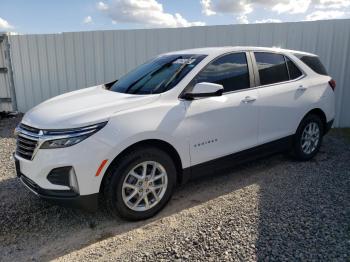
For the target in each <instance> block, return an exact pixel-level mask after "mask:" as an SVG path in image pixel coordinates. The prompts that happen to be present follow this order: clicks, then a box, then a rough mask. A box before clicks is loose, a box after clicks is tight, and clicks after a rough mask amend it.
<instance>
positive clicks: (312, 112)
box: [299, 108, 327, 130]
mask: <svg viewBox="0 0 350 262" xmlns="http://www.w3.org/2000/svg"><path fill="white" fill-rule="evenodd" d="M309 115H317V116H319V117H320V119H321V121H322V124H323V130H326V129H327V117H326V114H325V112H324V111H323V110H322V109H321V108H314V109H312V110H310V111H309V112H307V113H306V114H305V115H304V117H303V118H302V119H301V120H300V122H299V125H300V123H301V122H302V121H303V120H304V119H305V117H307V116H309Z"/></svg>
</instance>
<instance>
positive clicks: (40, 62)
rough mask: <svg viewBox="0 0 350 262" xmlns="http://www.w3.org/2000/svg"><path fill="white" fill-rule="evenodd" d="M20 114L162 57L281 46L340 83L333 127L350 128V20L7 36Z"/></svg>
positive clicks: (114, 77) (112, 78) (109, 79)
mask: <svg viewBox="0 0 350 262" xmlns="http://www.w3.org/2000/svg"><path fill="white" fill-rule="evenodd" d="M9 39H10V44H11V54H12V55H11V57H12V65H13V72H14V85H15V90H16V97H17V106H18V110H19V111H22V112H25V111H27V110H28V109H30V108H31V107H33V106H35V105H37V104H38V103H40V102H41V101H44V100H45V99H47V98H50V97H52V96H55V95H58V94H61V93H65V92H68V91H71V90H76V89H79V88H84V87H88V86H92V85H96V84H100V83H105V82H108V81H111V80H114V79H117V78H118V77H120V76H121V75H122V74H124V73H125V72H127V71H128V70H130V69H132V68H133V67H135V66H136V65H138V64H140V63H142V62H144V61H145V60H147V59H149V58H151V57H153V56H155V55H157V54H159V53H163V52H167V51H172V50H179V49H186V48H194V47H205V46H227V45H254V46H278V47H282V48H290V49H296V50H303V51H308V52H312V53H316V54H318V55H319V56H320V58H321V60H322V61H323V63H324V64H325V66H326V68H327V69H328V71H329V73H330V75H331V76H332V77H333V78H334V79H336V81H337V89H336V97H337V117H336V121H335V125H336V126H350V114H349V113H348V111H349V110H350V89H349V83H350V66H349V63H350V51H349V49H350V44H349V43H350V20H349V19H347V20H329V21H317V22H297V23H281V24H250V25H224V26H205V27H192V28H176V29H142V30H119V31H96V32H75V33H62V34H47V35H13V36H9Z"/></svg>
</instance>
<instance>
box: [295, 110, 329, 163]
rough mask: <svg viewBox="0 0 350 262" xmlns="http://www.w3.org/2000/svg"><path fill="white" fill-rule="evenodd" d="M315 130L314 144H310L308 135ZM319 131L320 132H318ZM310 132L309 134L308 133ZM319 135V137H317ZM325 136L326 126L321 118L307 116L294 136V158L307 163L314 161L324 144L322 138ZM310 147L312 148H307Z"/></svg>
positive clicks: (312, 115)
mask: <svg viewBox="0 0 350 262" xmlns="http://www.w3.org/2000/svg"><path fill="white" fill-rule="evenodd" d="M311 130H313V132H311V133H314V135H312V136H311V137H312V138H313V139H312V140H313V142H308V143H306V141H308V140H309V139H307V135H308V134H310V131H311ZM317 130H318V132H317ZM308 131H309V132H308ZM317 133H318V136H317ZM323 134H324V126H323V123H322V120H321V118H320V117H319V116H317V115H314V114H311V115H307V116H306V117H305V118H304V119H303V120H302V121H301V123H300V125H299V127H298V129H297V132H296V133H295V136H294V143H293V150H292V155H293V156H294V158H296V159H298V160H301V161H307V160H310V159H312V158H313V157H314V156H315V155H316V154H317V153H318V151H319V149H320V147H321V144H322V137H323ZM309 137H310V135H309ZM307 145H310V146H307Z"/></svg>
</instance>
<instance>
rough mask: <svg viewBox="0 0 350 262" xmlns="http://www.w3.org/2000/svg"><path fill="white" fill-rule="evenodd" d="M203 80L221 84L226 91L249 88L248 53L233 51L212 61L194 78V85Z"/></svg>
mask: <svg viewBox="0 0 350 262" xmlns="http://www.w3.org/2000/svg"><path fill="white" fill-rule="evenodd" d="M201 82H208V83H215V84H220V85H222V86H223V87H224V92H231V91H236V90H241V89H246V88H249V87H250V80H249V71H248V65H247V57H246V54H245V53H233V54H229V55H225V56H222V57H220V58H218V59H216V60H215V61H213V62H211V63H210V64H209V65H207V66H206V67H205V68H204V69H203V70H202V71H201V72H200V73H199V74H198V75H197V76H196V77H195V78H194V81H193V83H192V86H194V85H195V84H196V83H201Z"/></svg>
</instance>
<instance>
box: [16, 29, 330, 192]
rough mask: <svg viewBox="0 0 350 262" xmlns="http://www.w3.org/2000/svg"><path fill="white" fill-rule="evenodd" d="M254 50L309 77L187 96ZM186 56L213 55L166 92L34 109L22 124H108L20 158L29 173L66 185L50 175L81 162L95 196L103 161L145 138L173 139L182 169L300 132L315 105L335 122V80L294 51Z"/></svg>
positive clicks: (97, 92) (91, 94) (68, 99)
mask: <svg viewBox="0 0 350 262" xmlns="http://www.w3.org/2000/svg"><path fill="white" fill-rule="evenodd" d="M130 37H133V36H132V35H130ZM254 50H260V51H265V52H277V51H278V52H280V53H282V54H285V55H288V56H290V57H291V58H292V59H293V60H294V61H295V62H296V63H297V64H298V66H299V67H300V68H301V69H303V70H304V71H305V73H306V76H305V77H304V78H302V79H301V80H300V81H290V82H289V83H282V84H278V85H273V86H272V85H271V86H264V87H250V88H248V89H245V90H238V91H234V92H228V93H224V94H223V95H222V96H219V97H206V98H202V99H196V100H191V101H189V100H184V99H179V95H180V94H181V93H182V91H183V89H184V88H185V87H186V86H187V85H188V83H189V81H190V80H191V79H193V77H194V76H195V75H196V74H197V73H198V72H199V71H200V70H201V69H203V68H204V67H205V66H206V65H208V63H210V62H211V61H212V60H213V59H214V58H217V57H218V56H221V55H223V54H225V53H229V52H233V51H239V52H242V51H254ZM173 53H176V52H173ZM183 53H202V54H207V55H208V56H207V57H206V58H205V59H203V60H202V61H201V62H200V63H199V64H198V65H197V66H196V67H195V68H194V69H193V70H192V71H191V72H190V73H189V74H188V75H187V76H186V77H185V78H184V79H183V80H182V81H180V82H179V83H178V85H176V86H175V87H174V88H173V89H171V90H169V91H167V92H165V93H162V94H149V95H133V94H122V93H116V92H112V91H109V90H106V89H105V88H103V86H95V87H90V88H87V89H82V90H77V91H74V92H70V93H67V94H63V95H61V96H58V97H55V98H52V99H50V100H47V101H46V102H44V103H42V104H40V105H38V106H36V107H34V108H33V109H31V110H30V111H28V112H27V113H26V114H25V116H24V117H23V120H22V122H23V123H24V124H26V125H29V126H32V127H36V128H39V129H67V128H77V127H83V126H88V125H91V124H96V123H100V122H105V121H108V124H107V125H106V126H105V127H104V128H102V130H100V131H99V132H97V133H96V134H93V135H92V136H91V137H89V138H87V139H86V140H84V141H82V142H80V143H78V144H76V145H74V146H71V147H67V148H61V149H39V150H38V152H37V154H36V155H35V157H34V159H33V160H31V161H28V160H25V159H22V158H20V157H19V156H17V157H18V158H19V159H20V163H21V164H20V166H21V171H22V172H23V173H24V174H25V175H26V176H28V177H29V178H30V179H32V180H33V181H35V182H36V183H37V184H38V185H40V186H41V187H43V188H46V189H58V188H57V185H52V184H51V183H49V181H48V180H47V178H46V176H47V174H48V172H49V171H50V170H51V169H53V168H55V167H59V166H73V167H74V169H75V172H76V175H77V179H78V183H79V188H80V194H81V195H86V194H93V193H97V192H98V191H99V188H100V183H101V180H102V178H103V175H102V174H103V173H104V172H105V170H106V168H107V166H106V167H105V168H104V170H103V171H102V174H101V175H100V176H99V177H96V176H95V173H96V171H97V169H98V166H99V165H100V163H101V162H102V161H103V160H104V159H107V160H108V163H111V161H112V160H113V159H114V158H115V157H116V156H118V155H119V154H120V153H121V152H122V151H123V150H125V149H126V148H129V147H130V146H132V145H134V144H135V143H137V142H140V141H144V140H150V139H152V140H153V139H157V140H161V141H164V142H166V143H168V144H170V145H171V146H172V147H173V148H174V149H175V150H176V152H178V154H179V157H180V159H181V163H182V167H183V168H187V167H190V166H193V165H197V164H201V163H204V162H206V161H210V160H214V159H217V158H219V157H222V156H227V155H230V154H232V153H236V152H239V151H242V150H245V149H249V148H252V147H254V146H257V145H261V144H263V143H265V142H267V141H272V140H276V139H279V138H281V137H284V136H287V135H290V134H293V133H295V131H296V129H297V127H298V125H299V123H300V121H301V119H302V118H303V117H304V116H305V115H306V113H308V112H309V110H311V109H314V108H320V109H321V110H323V111H324V112H325V114H326V118H327V119H326V120H327V121H330V120H331V119H333V118H334V92H333V91H332V90H331V88H330V87H329V86H328V81H329V79H330V78H329V77H327V76H320V75H318V74H316V73H313V72H312V71H311V70H310V69H308V67H306V66H305V65H303V64H302V63H301V62H300V61H299V60H296V58H295V57H293V56H292V55H291V54H290V50H280V49H271V48H255V47H249V48H247V47H246V48H239V47H236V48H232V47H226V48H202V49H198V50H187V51H184V52H183ZM300 85H304V86H305V87H307V89H306V91H303V92H302V93H299V91H298V90H297V89H298V87H299V86H300ZM207 91H208V90H207ZM248 98H249V99H248Z"/></svg>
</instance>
